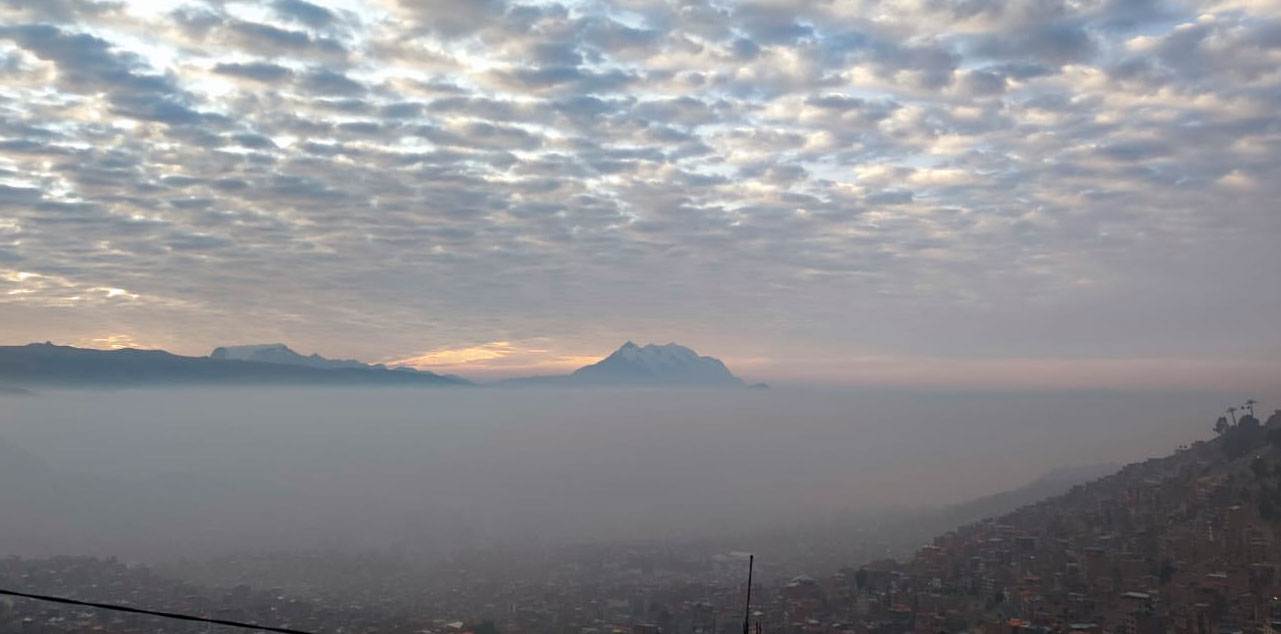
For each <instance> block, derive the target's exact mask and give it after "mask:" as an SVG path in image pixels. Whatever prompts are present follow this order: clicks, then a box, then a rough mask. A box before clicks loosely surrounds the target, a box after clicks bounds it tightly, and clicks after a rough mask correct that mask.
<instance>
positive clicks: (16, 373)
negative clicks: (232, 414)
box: [0, 343, 470, 387]
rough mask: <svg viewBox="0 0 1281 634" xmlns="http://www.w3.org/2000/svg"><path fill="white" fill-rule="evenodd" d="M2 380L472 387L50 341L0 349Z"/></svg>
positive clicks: (367, 371)
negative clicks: (62, 344) (83, 346)
mask: <svg viewBox="0 0 1281 634" xmlns="http://www.w3.org/2000/svg"><path fill="white" fill-rule="evenodd" d="M0 381H3V382H4V383H6V384H8V385H13V386H23V387H28V386H55V387H128V386H143V385H366V386H367V385H375V386H376V385H405V386H415V385H468V384H470V382H469V381H466V380H464V379H461V378H458V377H452V376H442V375H439V374H435V373H432V372H403V371H399V370H388V369H385V368H377V367H364V368H351V367H348V368H332V369H326V368H315V367H307V366H301V365H289V364H282V363H262V362H258V361H239V360H234V359H211V358H209V357H185V356H180V355H176V354H171V353H169V352H165V351H163V350H135V349H131V348H126V349H123V350H93V349H87V348H75V347H71V346H57V345H53V344H50V343H43V344H39V343H33V344H28V345H25V346H0Z"/></svg>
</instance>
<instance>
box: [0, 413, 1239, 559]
mask: <svg viewBox="0 0 1281 634" xmlns="http://www.w3.org/2000/svg"><path fill="white" fill-rule="evenodd" d="M1235 398H1237V397H1236V396H1235V395H1207V394H1185V395H1174V394H1166V393H1160V394H1158V393H1134V394H1118V393H1097V392H1092V393H1064V392H1057V393H1049V392H1047V393H977V392H967V393H958V392H952V393H942V392H934V393H920V392H908V391H884V390H880V391H873V390H865V391H844V392H821V393H820V392H815V391H806V390H788V389H774V390H746V389H729V390H707V391H700V390H647V389H635V390H622V389H599V390H560V389H545V390H542V389H528V390H524V389H510V390H503V389H493V388H454V389H394V388H393V389H363V388H359V389H358V388H349V389H348V388H344V389H336V390H335V389H306V388H293V389H267V388H262V389H206V390H195V389H180V390H163V389H150V390H122V391H64V392H57V391H54V392H46V393H42V394H39V395H36V396H31V397H17V396H15V397H0V478H2V479H3V482H4V486H3V487H0V504H3V505H4V506H5V507H7V508H20V509H23V512H22V513H4V514H2V515H0V539H3V540H4V542H5V544H6V553H8V554H27V555H47V554H78V553H84V554H97V555H119V556H123V557H128V558H134V559H139V560H162V559H165V558H168V557H176V556H206V555H208V556H213V555H218V554H226V553H235V552H245V551H275V550H307V549H327V550H338V551H342V550H351V551H366V550H385V551H389V552H397V553H401V554H409V555H412V554H421V555H424V556H431V555H437V554H441V553H448V552H453V551H456V550H459V549H467V548H476V547H487V546H493V545H503V546H506V547H512V548H537V547H542V546H549V545H556V544H566V543H592V542H605V541H611V540H646V541H651V542H653V541H663V540H673V541H676V540H691V539H711V540H721V541H722V542H723V543H727V544H730V545H732V543H733V539H735V538H737V537H739V536H745V535H752V534H766V533H769V532H770V531H787V530H793V529H801V528H804V527H807V526H812V525H819V524H823V523H836V524H838V525H839V524H840V523H841V522H847V521H848V522H851V523H853V522H857V518H858V517H860V514H861V513H867V512H870V511H885V510H887V509H897V510H906V509H920V508H927V507H942V506H947V505H951V504H956V503H959V502H962V501H965V500H968V499H971V498H975V497H978V496H983V495H987V494H991V493H995V492H999V491H1005V490H1010V489H1015V488H1017V487H1020V486H1023V485H1026V484H1027V483H1029V482H1031V481H1033V480H1035V479H1036V478H1038V477H1039V476H1042V475H1043V474H1045V473H1046V472H1049V471H1051V470H1053V469H1057V468H1063V467H1074V466H1082V465H1090V464H1098V463H1116V464H1121V463H1125V462H1129V461H1134V460H1138V459H1143V458H1146V457H1149V456H1155V455H1163V454H1166V453H1168V452H1170V451H1172V450H1173V449H1174V448H1175V447H1176V446H1177V445H1179V444H1180V443H1183V442H1192V441H1194V440H1197V439H1201V438H1205V437H1207V436H1208V435H1209V434H1210V431H1209V426H1208V425H1209V422H1210V421H1213V418H1214V416H1215V414H1216V411H1217V405H1218V404H1219V403H1220V402H1231V401H1232V399H1235Z"/></svg>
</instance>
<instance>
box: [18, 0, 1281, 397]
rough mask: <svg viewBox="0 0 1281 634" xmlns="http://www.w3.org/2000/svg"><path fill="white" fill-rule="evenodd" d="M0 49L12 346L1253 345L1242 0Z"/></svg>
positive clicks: (711, 5)
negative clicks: (55, 342)
mask: <svg viewBox="0 0 1281 634" xmlns="http://www.w3.org/2000/svg"><path fill="white" fill-rule="evenodd" d="M0 24H3V25H4V26H0V81H3V82H4V85H5V88H6V90H5V91H4V94H3V96H0V304H4V306H5V309H4V311H3V312H0V328H3V329H4V331H5V332H8V333H11V337H14V338H17V339H18V340H22V339H41V340H43V339H46V338H57V337H59V336H62V337H63V338H64V339H65V340H68V341H92V340H98V339H102V340H107V339H104V338H109V337H120V338H123V339H111V341H117V340H129V339H128V337H131V336H132V337H136V338H137V339H138V340H145V341H148V342H154V343H155V344H157V345H168V346H170V347H174V348H176V349H179V350H183V351H186V352H204V351H205V348H206V347H208V346H209V345H212V344H213V343H234V342H237V341H239V340H241V339H244V338H246V337H248V338H252V339H253V340H277V339H285V340H289V341H291V342H292V343H294V344H295V345H296V346H297V347H300V348H302V349H315V350H320V351H322V352H325V353H326V354H331V355H333V356H341V357H349V356H359V357H363V358H367V359H409V358H415V359H420V360H421V359H432V358H434V357H432V355H431V354H428V353H423V351H437V352H439V351H442V350H443V351H451V350H464V351H467V352H468V354H471V353H476V354H473V355H472V357H476V358H477V359H480V357H484V356H486V355H489V356H490V357H492V358H494V359H503V360H504V363H509V362H512V359H513V358H514V357H519V356H520V355H519V354H517V352H519V351H521V350H528V351H530V353H531V354H533V353H534V352H537V353H539V354H547V355H551V357H550V358H571V357H574V355H577V354H587V353H590V352H604V351H605V350H606V349H607V348H609V347H611V346H613V345H616V344H617V343H618V341H621V340H622V339H624V338H639V339H645V338H647V337H648V338H653V339H654V340H661V341H666V340H668V339H673V338H675V339H683V340H685V341H687V342H689V343H693V344H696V345H698V346H699V347H701V348H704V349H706V350H708V351H709V352H713V353H715V352H718V351H719V352H722V353H723V354H725V356H734V355H738V356H742V357H747V356H751V357H767V358H768V357H769V356H771V355H773V354H778V355H779V356H787V357H788V358H795V359H797V361H796V363H797V364H806V363H808V361H807V359H812V358H817V357H822V356H824V355H826V357H827V358H830V357H832V356H833V355H836V356H840V355H847V354H848V355H851V356H852V355H853V354H855V353H857V354H862V355H871V354H875V355H890V356H894V355H900V356H904V357H913V356H915V357H921V358H925V357H930V358H939V357H948V358H957V357H961V358H965V357H1000V358H1040V359H1044V358H1055V357H1062V356H1081V355H1085V356H1092V357H1108V358H1116V357H1122V358H1136V359H1152V358H1158V357H1162V356H1171V357H1176V358H1180V359H1193V360H1195V359H1207V360H1210V359H1217V360H1223V359H1227V358H1242V359H1246V360H1249V361H1251V362H1275V361H1277V360H1278V359H1277V354H1278V350H1281V335H1279V334H1278V331H1277V330H1276V329H1275V328H1274V327H1272V323H1273V321H1274V319H1275V315H1276V314H1277V313H1278V310H1281V299H1278V297H1277V296H1276V294H1275V293H1271V294H1267V293H1261V292H1260V290H1261V289H1260V281H1261V280H1262V279H1264V277H1266V275H1267V273H1266V272H1268V271H1271V272H1272V273H1275V271H1277V270H1281V258H1278V256H1277V255H1276V254H1277V253H1278V251H1279V250H1278V248H1277V244H1276V242H1277V239H1278V238H1279V237H1281V231H1278V229H1281V219H1279V218H1278V214H1277V213H1276V211H1275V201H1276V200H1278V199H1279V198H1281V185H1279V184H1278V183H1281V178H1278V176H1281V174H1278V171H1279V170H1281V115H1279V114H1278V113H1281V72H1279V71H1278V68H1281V5H1277V4H1276V3H1270V2H1251V1H1249V0H1203V1H1196V0H1169V1H1165V2H1160V1H1156V0H1152V1H1139V2H1117V1H1114V0H1083V1H1073V2H1068V1H1067V0H1061V1H1059V0H1049V1H1038V2H1031V1H1017V0H1016V1H1011V2H1005V1H1002V2H996V1H991V2H987V1H982V0H981V1H977V2H976V1H972V0H965V1H961V0H956V1H951V0H942V1H939V0H895V1H893V2H884V1H879V0H878V1H873V0H847V1H842V2H816V1H812V0H768V1H766V0H761V1H757V2H751V1H730V0H724V1H710V0H667V1H663V0H652V1H637V0H615V1H603V0H576V1H570V0H566V1H564V2H556V1H539V2H534V1H528V2H515V1H506V0H485V1H474V0H466V1H463V0H399V1H397V0H368V1H363V2H362V1H361V0H341V1H339V0H334V1H332V2H331V1H329V0H325V1H315V2H312V1H304V0H276V1H275V2H271V3H258V2H253V3H249V2H207V3H206V2H199V1H192V2H177V3H175V4H173V5H170V8H168V9H166V11H165V12H157V11H156V10H155V5H154V4H152V3H146V2H137V3H134V2H131V1H130V0H125V1H124V2H111V3H106V2H104V3H96V2H93V1H91V0H17V1H16V2H13V1H10V2H6V3H3V4H0ZM104 289H106V290H104ZM111 289H117V290H119V292H111ZM177 324H181V326H180V327H179V326H178V325H177ZM46 328H56V329H58V330H57V331H47V330H45V329H46ZM64 333H65V334H64ZM121 333H132V334H121ZM1192 333H1195V336H1193V334H1192ZM534 340H537V341H540V342H545V343H544V344H540V345H538V346H524V347H521V346H516V347H511V346H506V347H505V346H500V345H497V344H486V345H484V346H479V347H475V348H467V347H466V343H465V342H475V341H497V342H510V341H534ZM460 346H461V347H460ZM781 351H787V352H786V355H782V354H781ZM420 353H421V354H420ZM414 355H418V356H414ZM476 355H479V356H476ZM807 355H810V356H807ZM446 356H448V355H446ZM464 356H466V355H464ZM472 357H468V360H471V359H472ZM442 358H443V357H442ZM451 358H452V357H451ZM480 360H482V361H483V359H480ZM454 362H457V363H463V362H462V361H459V360H458V359H454ZM779 372H780V373H781V374H784V375H785V374H786V373H787V372H786V369H785V368H783V369H780V370H779ZM836 374H839V372H837V373H836Z"/></svg>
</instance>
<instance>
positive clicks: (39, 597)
mask: <svg viewBox="0 0 1281 634" xmlns="http://www.w3.org/2000/svg"><path fill="white" fill-rule="evenodd" d="M0 595H8V596H11V597H21V598H23V599H34V600H36V601H48V602H50V603H63V604H66V605H79V606H84V607H87V608H98V609H100V610H112V611H115V612H130V613H133V614H147V615H150V616H158V617H161V618H165V619H176V620H179V621H195V622H197V623H213V624H214V625H226V626H227V627H238V628H241V629H245V630H261V631H263V632H280V633H281V634H312V633H311V632H305V631H303V630H291V629H289V628H286V627H269V626H266V625H255V624H253V623H241V622H239V621H227V620H225V619H207V618H205V617H202V616H192V615H190V614H178V613H176V612H158V611H156V610H144V609H142V608H132V607H129V606H127V605H114V604H111V603H93V602H91V601H78V600H76V599H67V598H64V597H51V596H48V595H43V594H31V593H28V592H16V591H14V590H5V589H3V588H0Z"/></svg>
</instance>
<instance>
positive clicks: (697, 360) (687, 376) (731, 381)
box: [572, 341, 742, 386]
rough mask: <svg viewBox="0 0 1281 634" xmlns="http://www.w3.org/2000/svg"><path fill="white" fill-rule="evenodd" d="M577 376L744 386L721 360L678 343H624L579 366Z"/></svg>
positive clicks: (586, 379) (608, 380) (594, 380)
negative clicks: (591, 362)
mask: <svg viewBox="0 0 1281 634" xmlns="http://www.w3.org/2000/svg"><path fill="white" fill-rule="evenodd" d="M572 377H574V378H575V379H577V380H579V381H584V382H591V383H618V384H624V383H627V384H631V383H640V384H654V385H691V386H709V385H741V384H742V381H741V380H739V379H738V377H735V376H734V375H733V374H731V373H730V371H729V368H726V367H725V364H724V363H722V362H721V361H720V360H719V359H714V358H712V357H704V356H700V355H699V354H698V353H697V352H694V351H693V350H691V349H689V348H686V347H685V346H682V345H680V344H677V343H667V344H664V345H655V344H648V345H645V346H638V345H636V344H635V343H634V342H631V341H628V342H627V343H624V344H623V345H622V346H621V347H620V348H619V349H618V350H615V351H614V352H613V354H610V355H609V356H608V357H605V358H604V359H602V360H601V361H599V362H597V363H595V364H592V365H589V366H586V367H583V368H579V369H578V370H577V371H575V372H574V373H573V375H572Z"/></svg>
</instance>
